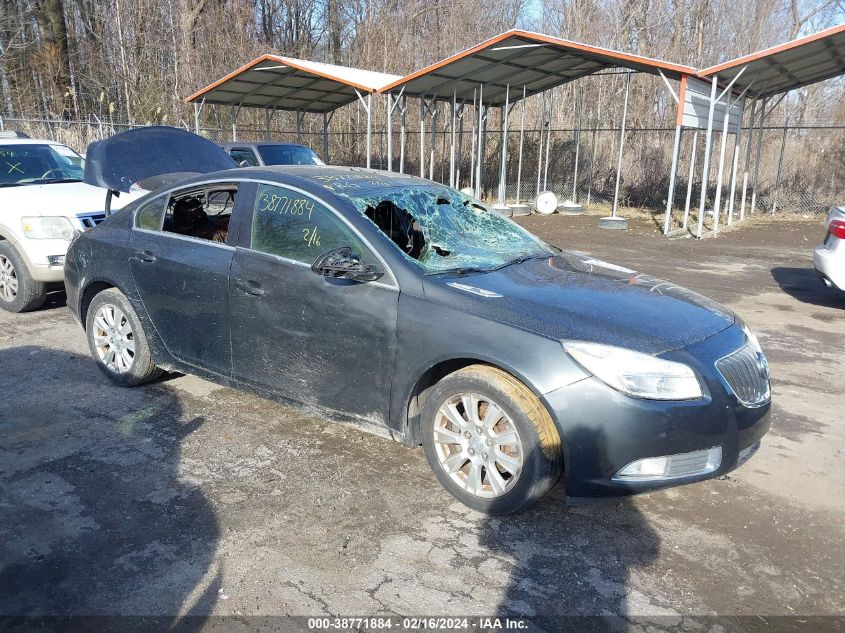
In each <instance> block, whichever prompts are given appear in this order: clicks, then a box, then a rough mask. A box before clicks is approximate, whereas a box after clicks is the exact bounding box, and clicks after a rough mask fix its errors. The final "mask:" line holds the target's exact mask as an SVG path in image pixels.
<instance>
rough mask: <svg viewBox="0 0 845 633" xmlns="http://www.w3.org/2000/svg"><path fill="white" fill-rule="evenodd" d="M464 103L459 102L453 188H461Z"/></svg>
mask: <svg viewBox="0 0 845 633" xmlns="http://www.w3.org/2000/svg"><path fill="white" fill-rule="evenodd" d="M465 108H466V104H465V103H463V102H461V114H460V116H459V117H458V119H459V121H458V160H457V163H456V165H455V189H460V188H461V163H462V162H463V156H464V153H463V150H464V109H465Z"/></svg>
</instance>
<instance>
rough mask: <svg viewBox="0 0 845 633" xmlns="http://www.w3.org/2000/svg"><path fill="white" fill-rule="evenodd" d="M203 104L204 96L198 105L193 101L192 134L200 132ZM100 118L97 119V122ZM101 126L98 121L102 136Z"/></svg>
mask: <svg viewBox="0 0 845 633" xmlns="http://www.w3.org/2000/svg"><path fill="white" fill-rule="evenodd" d="M204 105H205V97H203V98H202V101H200V103H199V105H197V103H196V101H195V102H194V134H199V133H200V114H202V108H203V106H204ZM99 121H100V120H99V119H97V122H99ZM102 127H103V124H102V123H100V136H101V137H102Z"/></svg>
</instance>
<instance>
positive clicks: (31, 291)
mask: <svg viewBox="0 0 845 633" xmlns="http://www.w3.org/2000/svg"><path fill="white" fill-rule="evenodd" d="M46 297H47V286H46V285H45V284H43V283H41V282H40V281H36V280H35V279H33V278H32V275H31V274H29V269H28V268H27V267H26V263H25V262H24V260H23V257H21V254H20V253H18V251H17V249H16V248H15V247H14V246H12V244H11V243H10V242H8V241H7V240H0V308H3V309H4V310H7V311H8V312H30V311H31V310H37V309H38V308H40V307H41V306H42V305H44V299H45V298H46Z"/></svg>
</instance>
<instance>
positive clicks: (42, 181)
mask: <svg viewBox="0 0 845 633" xmlns="http://www.w3.org/2000/svg"><path fill="white" fill-rule="evenodd" d="M33 182H34V183H35V184H36V185H55V184H60V183H63V182H82V178H46V179H42V178H39V179H38V180H35V181H33Z"/></svg>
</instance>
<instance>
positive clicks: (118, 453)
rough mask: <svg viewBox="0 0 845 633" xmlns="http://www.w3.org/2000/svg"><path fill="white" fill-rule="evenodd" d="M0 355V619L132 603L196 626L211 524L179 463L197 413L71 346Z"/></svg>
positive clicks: (201, 615) (209, 576)
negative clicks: (119, 380) (111, 377)
mask: <svg viewBox="0 0 845 633" xmlns="http://www.w3.org/2000/svg"><path fill="white" fill-rule="evenodd" d="M0 367H3V368H4V374H6V375H5V376H4V382H3V386H2V387H0V508H1V509H0V561H2V565H1V566H0V616H2V617H3V619H4V620H5V621H6V624H9V623H10V621H11V622H14V621H15V620H18V621H19V623H20V624H21V626H23V627H24V628H28V626H29V624H33V625H34V624H35V621H33V620H30V619H29V618H34V617H35V618H38V617H42V618H43V617H52V616H59V617H62V618H67V617H73V616H125V615H132V616H150V617H154V618H155V622H156V628H158V629H160V630H167V629H170V628H178V629H179V630H180V631H191V630H199V629H200V628H202V626H203V623H204V621H205V619H206V617H207V615H208V614H209V613H210V612H211V611H212V609H213V608H214V605H215V603H216V600H217V597H218V591H219V589H220V586H221V574H220V571H219V570H218V569H217V567H216V565H215V562H214V558H215V552H216V550H217V544H218V540H219V538H220V528H219V523H218V520H217V517H216V514H215V511H214V508H213V505H212V503H211V502H210V501H209V499H208V498H206V496H205V494H204V493H203V491H202V490H201V489H200V488H199V487H198V486H196V485H193V484H190V483H188V482H186V481H185V480H184V479H183V478H182V477H180V474H179V473H180V463H181V461H182V460H181V454H182V444H183V442H184V441H185V440H186V439H187V438H188V437H189V436H190V435H191V434H192V433H194V432H196V431H197V430H198V429H199V428H201V427H202V425H203V422H204V420H203V418H202V417H196V418H190V417H185V416H184V414H183V411H182V407H181V405H180V402H179V399H178V398H177V396H176V395H175V394H174V392H173V391H172V390H171V389H170V388H169V387H167V385H165V384H161V383H159V384H156V385H154V386H152V387H147V388H144V389H134V390H132V389H121V388H119V387H115V386H113V385H111V383H110V382H109V381H108V380H107V379H106V378H105V377H104V376H103V375H102V374H101V373H100V372H99V370H98V369H97V368H96V366H95V365H94V363H92V362H91V360H90V358H87V357H83V356H80V355H77V354H73V353H68V352H65V351H61V350H56V349H47V348H41V347H31V346H30V347H15V348H5V349H0ZM10 616H11V618H10ZM122 622H123V625H129V624H131V622H127V621H125V620H124V621H122ZM72 623H73V620H70V621H69V624H72ZM100 624H103V623H102V622H101V623H100ZM92 626H93V624H92ZM121 626H122V625H121ZM97 628H99V625H97Z"/></svg>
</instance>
